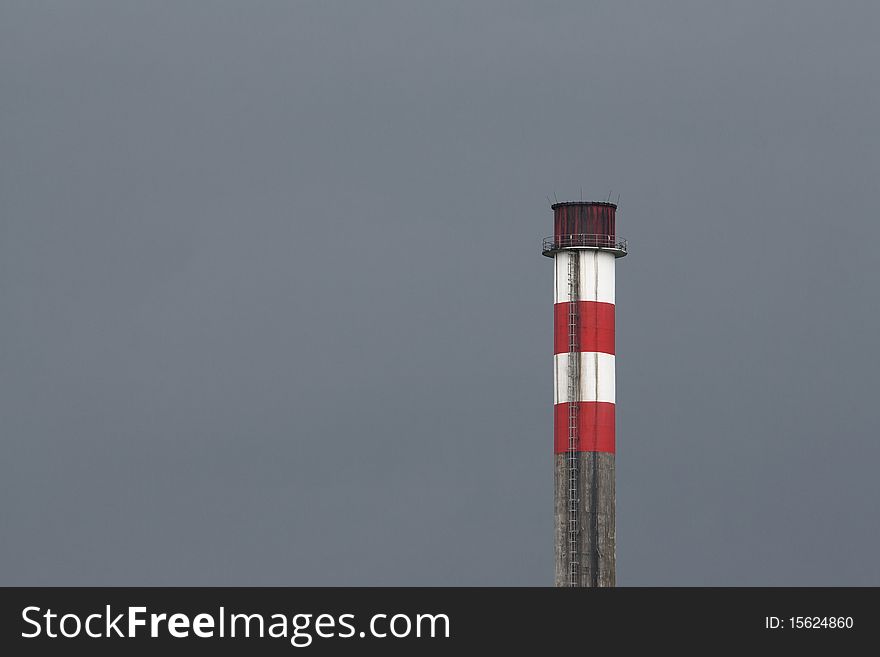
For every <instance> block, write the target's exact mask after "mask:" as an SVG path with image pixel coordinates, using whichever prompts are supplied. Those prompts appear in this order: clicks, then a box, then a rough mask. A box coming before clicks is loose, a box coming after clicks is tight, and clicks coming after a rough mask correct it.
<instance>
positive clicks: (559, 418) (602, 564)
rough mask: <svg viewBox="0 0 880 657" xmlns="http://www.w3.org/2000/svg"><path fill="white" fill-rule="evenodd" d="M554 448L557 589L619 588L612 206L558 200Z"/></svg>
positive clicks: (551, 246)
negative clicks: (568, 587) (615, 459)
mask: <svg viewBox="0 0 880 657" xmlns="http://www.w3.org/2000/svg"><path fill="white" fill-rule="evenodd" d="M551 207H552V209H553V215H554V216H553V223H554V231H553V237H548V238H546V239H545V240H544V246H543V254H544V255H545V256H547V257H550V258H553V261H554V271H555V280H554V289H555V299H554V306H553V316H554V328H553V336H554V337H553V342H554V348H553V353H554V356H553V359H554V370H555V382H554V390H553V403H554V412H553V444H554V452H555V476H554V480H555V500H554V501H555V559H556V586H614V584H615V572H614V569H615V565H614V562H615V493H614V407H615V394H614V388H615V384H614V266H615V262H616V260H617V258H622V257H623V256H625V255H626V241H625V240H621V239H619V238H618V237H617V236H616V233H615V226H614V220H615V211H616V210H617V206H616V205H615V204H613V203H596V202H591V201H572V202H565V203H556V204H554V205H553V206H551Z"/></svg>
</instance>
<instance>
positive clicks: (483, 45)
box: [0, 0, 880, 585]
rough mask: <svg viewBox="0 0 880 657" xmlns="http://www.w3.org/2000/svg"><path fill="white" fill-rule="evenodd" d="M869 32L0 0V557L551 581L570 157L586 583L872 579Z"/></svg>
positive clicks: (380, 579)
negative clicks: (599, 265) (600, 509)
mask: <svg viewBox="0 0 880 657" xmlns="http://www.w3.org/2000/svg"><path fill="white" fill-rule="evenodd" d="M878 29H880V5H878V4H877V3H875V2H846V3H838V2H830V1H826V2H805V1H801V0H799V1H797V2H787V3H784V2H772V3H769V2H736V3H708V2H687V3H684V2H677V3H672V2H664V3H657V2H639V3H629V2H620V1H615V2H601V3H595V2H584V1H583V0H577V1H572V2H540V3H539V2H511V1H503V2H502V1H494V2H474V1H473V0H468V1H463V2H450V1H445V0H444V1H443V2H413V1H411V0H407V1H401V2H378V1H371V2H355V1H353V0H352V1H348V2H328V1H323V0H322V1H320V2H318V1H315V2H294V1H289V2H207V1H202V2H192V1H190V2H121V1H119V0H114V1H112V2H109V1H108V2H60V1H59V2H30V1H21V2H19V1H15V2H13V1H10V0H3V1H2V3H0V449H2V453H0V584H5V585H13V584H18V585H51V584H58V585H74V584H94V585H99V584H107V585H126V584H128V585H171V584H180V585H200V584H201V585H346V584H349V585H512V584H518V585H549V584H552V577H553V542H552V522H553V507H552V476H553V448H552V403H553V382H552V371H553V360H552V353H553V344H552V319H553V316H552V303H553V293H552V290H553V282H552V276H553V273H552V267H551V263H550V261H548V260H547V259H545V258H542V257H541V254H540V243H541V242H540V240H541V238H542V237H543V236H545V235H547V234H549V233H550V232H552V221H551V217H552V215H551V212H550V209H549V204H548V202H547V196H548V195H549V196H550V197H551V198H553V197H554V194H555V195H556V196H557V197H558V198H559V199H560V200H563V199H572V198H573V199H577V198H579V197H580V195H581V189H583V195H584V198H590V199H600V200H602V199H605V198H607V197H608V195H609V193H611V194H612V197H613V198H615V199H616V198H617V195H618V194H619V195H620V211H619V213H618V232H619V233H620V235H622V236H623V237H626V238H628V239H629V241H630V255H629V256H628V257H627V258H625V259H624V260H621V261H618V269H617V325H618V336H617V337H618V347H617V353H618V356H617V385H618V394H617V403H618V405H617V414H618V426H617V441H618V455H617V456H618V461H617V464H618V465H617V467H618V478H617V490H618V582H619V583H620V584H621V585H704V584H718V585H744V584H769V585H782V584H816V585H828V584H850V585H858V584H873V585H878V584H880V566H878V559H877V555H878V553H880V511H878V502H880V475H878V470H880V467H878V466H880V428H878V424H880V423H878V408H880V404H878V401H877V394H878V388H880V385H878V369H880V356H878V348H877V339H878V334H880V303H878V298H880V293H878V282H880V256H878V253H880V248H878V244H880V223H878V212H877V206H878V193H877V192H878V180H880V157H878V155H880V130H878V117H880V66H878V62H880V39H878Z"/></svg>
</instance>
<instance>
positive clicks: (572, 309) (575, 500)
mask: <svg viewBox="0 0 880 657" xmlns="http://www.w3.org/2000/svg"><path fill="white" fill-rule="evenodd" d="M579 255H580V254H579V253H578V252H577V251H574V250H572V251H569V252H568V300H569V304H568V452H567V465H568V468H567V469H568V585H569V586H578V584H579V580H580V561H579V554H580V540H579V538H580V527H579V512H580V495H579V490H578V489H579V486H578V479H579V478H578V447H579V438H578V399H579V398H580V379H581V372H580V369H581V368H580V346H579V344H578V342H579V339H578V338H579V326H580V317H579V312H578V310H579V309H578V297H579V296H580V265H579V260H580V258H579Z"/></svg>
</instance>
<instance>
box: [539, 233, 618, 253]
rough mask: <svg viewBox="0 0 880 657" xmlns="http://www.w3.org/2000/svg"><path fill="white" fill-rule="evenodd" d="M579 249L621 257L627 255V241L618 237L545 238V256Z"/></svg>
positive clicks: (577, 236)
mask: <svg viewBox="0 0 880 657" xmlns="http://www.w3.org/2000/svg"><path fill="white" fill-rule="evenodd" d="M577 248H586V249H603V250H608V251H614V254H615V255H616V256H618V257H620V256H625V255H626V240H625V239H621V238H620V237H617V236H616V235H587V234H580V235H556V236H552V237H545V238H544V243H543V247H542V252H543V254H544V255H553V253H555V252H556V251H559V250H561V249H577Z"/></svg>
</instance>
